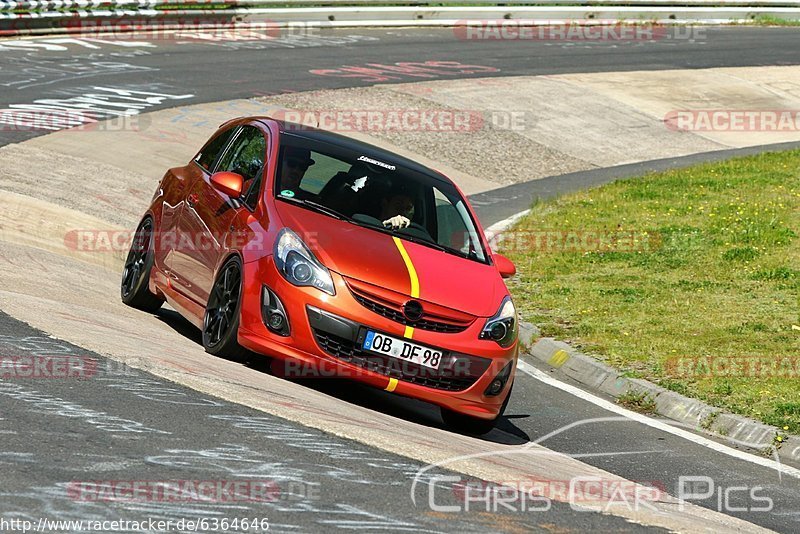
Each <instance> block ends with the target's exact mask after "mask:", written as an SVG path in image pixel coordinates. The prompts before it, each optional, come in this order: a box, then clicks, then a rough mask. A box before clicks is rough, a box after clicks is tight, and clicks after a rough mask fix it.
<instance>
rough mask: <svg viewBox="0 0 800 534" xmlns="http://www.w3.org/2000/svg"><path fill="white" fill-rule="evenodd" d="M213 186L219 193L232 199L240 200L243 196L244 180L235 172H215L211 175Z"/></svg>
mask: <svg viewBox="0 0 800 534" xmlns="http://www.w3.org/2000/svg"><path fill="white" fill-rule="evenodd" d="M211 185H212V187H214V189H216V190H217V191H219V192H221V193H225V194H226V195H228V196H229V197H231V198H239V197H240V196H242V187H243V186H244V178H242V175H241V174H236V173H235V172H227V171H223V172H215V173H214V174H212V175H211Z"/></svg>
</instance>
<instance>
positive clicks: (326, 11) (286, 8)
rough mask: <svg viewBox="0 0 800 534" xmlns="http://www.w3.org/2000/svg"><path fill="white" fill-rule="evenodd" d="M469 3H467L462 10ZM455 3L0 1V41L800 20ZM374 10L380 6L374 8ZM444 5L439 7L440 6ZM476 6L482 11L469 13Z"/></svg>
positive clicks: (615, 2) (604, 4)
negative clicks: (315, 29) (481, 23)
mask: <svg viewBox="0 0 800 534" xmlns="http://www.w3.org/2000/svg"><path fill="white" fill-rule="evenodd" d="M466 1H467V0H465V2H466ZM545 3H546V5H542V4H541V3H539V4H538V5H530V4H532V2H530V1H527V2H525V1H522V0H505V1H503V2H502V3H500V2H489V1H486V0H469V5H459V4H458V3H455V2H442V3H434V2H423V1H416V0H411V1H405V2H403V1H402V0H401V1H397V0H289V1H286V0H283V1H281V0H22V1H18V2H16V1H10V0H0V35H6V36H8V35H21V34H41V33H76V32H86V31H95V32H96V31H98V29H99V28H101V27H105V28H106V29H108V30H110V31H115V32H116V31H136V30H147V29H148V28H149V27H151V26H158V27H159V29H166V27H167V26H175V27H176V28H180V27H181V26H182V25H183V26H185V27H190V28H193V29H197V28H200V27H204V26H208V27H214V26H216V25H219V24H223V23H227V24H228V25H237V26H239V27H247V25H248V24H252V25H257V24H261V25H263V24H265V23H266V24H270V25H271V26H273V27H276V26H277V27H280V26H285V25H292V24H299V23H321V24H324V25H327V26H331V27H364V26H459V25H465V24H466V23H467V22H468V21H478V20H499V21H502V20H508V21H520V20H522V21H526V22H525V23H526V24H528V23H529V24H532V25H533V24H546V23H553V22H556V21H583V22H585V23H587V24H611V23H614V24H615V23H618V22H634V23H636V22H639V23H640V22H643V21H647V22H658V23H730V22H736V23H742V22H748V21H753V20H757V19H759V18H763V19H765V20H800V0H677V1H672V2H669V1H667V0H596V1H593V0H545ZM376 4H380V5H376ZM442 4H444V5H442ZM475 4H481V5H475Z"/></svg>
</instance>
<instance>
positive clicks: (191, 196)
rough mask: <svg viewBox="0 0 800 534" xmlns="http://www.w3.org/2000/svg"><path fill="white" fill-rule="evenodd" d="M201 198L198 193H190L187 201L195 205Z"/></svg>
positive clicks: (192, 205)
mask: <svg viewBox="0 0 800 534" xmlns="http://www.w3.org/2000/svg"><path fill="white" fill-rule="evenodd" d="M198 200H200V195H198V194H197V193H190V194H189V196H188V197H186V203H187V204H189V206H190V207H192V208H193V207H194V205H195V204H197V201H198Z"/></svg>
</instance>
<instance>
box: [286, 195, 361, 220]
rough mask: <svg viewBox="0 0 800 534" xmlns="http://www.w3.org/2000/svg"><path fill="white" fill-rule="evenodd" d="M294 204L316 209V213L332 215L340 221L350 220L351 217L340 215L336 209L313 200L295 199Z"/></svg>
mask: <svg viewBox="0 0 800 534" xmlns="http://www.w3.org/2000/svg"><path fill="white" fill-rule="evenodd" d="M292 202H297V203H298V204H303V205H305V206H309V207H311V208H313V209H315V210H316V211H319V212H322V213H324V214H325V215H330V216H331V217H333V218H334V219H340V220H344V219H349V217H347V216H346V215H345V214H344V213H339V212H338V211H336V210H335V209H333V208H329V207H328V206H326V205H324V204H320V203H319V202H314V201H313V200H307V199H302V198H293V199H292Z"/></svg>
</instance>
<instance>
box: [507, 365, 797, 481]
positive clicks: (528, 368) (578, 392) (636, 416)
mask: <svg viewBox="0 0 800 534" xmlns="http://www.w3.org/2000/svg"><path fill="white" fill-rule="evenodd" d="M517 369H519V370H520V371H522V372H523V373H525V374H526V375H528V376H530V377H532V378H533V379H535V380H539V381H540V382H544V383H545V384H547V385H548V386H552V387H554V388H557V389H560V390H561V391H565V392H566V393H569V394H570V395H574V396H576V397H578V398H579V399H581V400H584V401H587V402H591V403H592V404H594V405H596V406H599V407H600V408H603V409H604V410H608V411H609V412H613V413H615V414H618V415H622V416H624V417H626V418H628V419H630V420H632V421H635V422H637V423H640V424H643V425H646V426H649V427H651V428H655V429H657V430H661V431H662V432H666V433H668V434H672V435H673V436H677V437H680V438H683V439H685V440H687V441H691V442H692V443H695V444H697V445H701V446H703V447H707V448H709V449H711V450H713V451H715V452H719V453H722V454H726V455H728V456H731V457H733V458H736V459H737V460H743V461H745V462H750V463H752V464H756V465H759V466H761V467H768V468H770V469H775V470H776V471H777V472H778V473H779V474H785V475H789V476H791V477H794V478H798V479H800V469H796V468H794V467H791V466H788V465H784V464H781V463H780V462H776V461H774V460H770V459H769V458H763V457H761V456H756V455H754V454H750V453H748V452H744V451H739V450H736V449H734V448H731V447H728V446H727V445H723V444H721V443H717V442H716V441H712V440H710V439H708V438H705V437H703V436H700V435H698V434H695V433H693V432H689V431H688V430H683V429H681V428H676V427H674V426H672V425H669V424H667V423H665V422H663V421H659V420H657V419H653V418H652V417H648V416H646V415H643V414H640V413H637V412H634V411H631V410H628V409H626V408H623V407H622V406H619V405H617V404H614V403H613V402H610V401H607V400H605V399H601V398H600V397H597V396H596V395H592V394H591V393H589V392H587V391H584V390H582V389H580V388H578V387H575V386H573V385H570V384H566V383H564V382H561V381H560V380H557V379H555V378H553V377H552V376H550V375H548V374H547V373H545V372H544V371H540V370H539V369H537V368H536V367H534V366H532V365H531V364H529V363H527V362H524V361H522V360H519V362H518V364H517Z"/></svg>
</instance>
